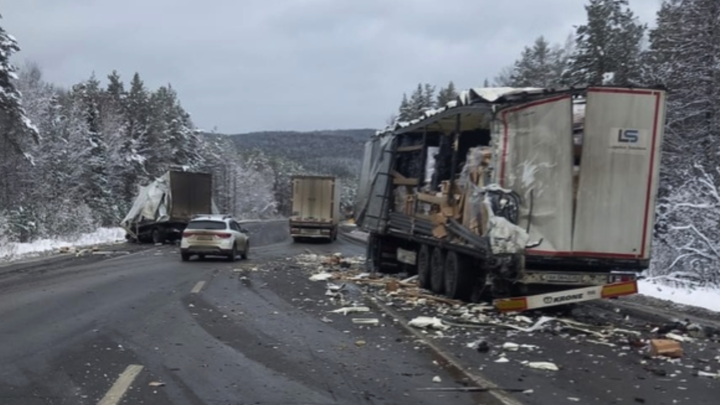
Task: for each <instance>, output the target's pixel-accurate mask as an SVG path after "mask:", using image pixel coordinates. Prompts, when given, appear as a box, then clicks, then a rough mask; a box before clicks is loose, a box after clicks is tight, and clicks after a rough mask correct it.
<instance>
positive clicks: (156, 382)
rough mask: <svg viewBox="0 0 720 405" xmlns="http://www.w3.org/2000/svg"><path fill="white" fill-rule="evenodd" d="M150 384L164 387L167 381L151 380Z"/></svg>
mask: <svg viewBox="0 0 720 405" xmlns="http://www.w3.org/2000/svg"><path fill="white" fill-rule="evenodd" d="M148 385H149V386H151V387H164V386H165V383H164V382H160V381H151V382H150V383H149V384H148Z"/></svg>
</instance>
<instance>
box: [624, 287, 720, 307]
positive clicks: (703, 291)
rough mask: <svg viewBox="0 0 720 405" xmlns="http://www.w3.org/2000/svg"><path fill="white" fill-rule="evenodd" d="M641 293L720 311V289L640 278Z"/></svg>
mask: <svg viewBox="0 0 720 405" xmlns="http://www.w3.org/2000/svg"><path fill="white" fill-rule="evenodd" d="M638 288H639V290H640V294H642V295H647V296H648V297H653V298H658V299H661V300H668V301H673V302H675V303H677V304H682V305H691V306H694V307H700V308H705V309H709V310H711V311H715V312H720V290H719V289H714V288H706V287H694V288H689V287H684V288H679V287H672V286H668V285H666V284H662V283H659V282H654V281H650V280H639V281H638Z"/></svg>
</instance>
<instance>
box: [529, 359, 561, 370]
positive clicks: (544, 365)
mask: <svg viewBox="0 0 720 405" xmlns="http://www.w3.org/2000/svg"><path fill="white" fill-rule="evenodd" d="M524 364H525V365H526V366H528V367H530V368H534V369H538V370H548V371H558V370H560V369H559V368H558V366H556V365H555V363H550V362H549V361H530V362H524Z"/></svg>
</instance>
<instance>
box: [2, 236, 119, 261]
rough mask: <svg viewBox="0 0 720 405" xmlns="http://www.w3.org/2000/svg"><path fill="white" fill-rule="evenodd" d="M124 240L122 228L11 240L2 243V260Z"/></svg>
mask: <svg viewBox="0 0 720 405" xmlns="http://www.w3.org/2000/svg"><path fill="white" fill-rule="evenodd" d="M124 240H125V231H124V230H123V229H122V228H100V229H98V230H96V231H95V232H90V233H84V234H80V235H78V236H77V237H73V238H57V239H39V240H36V241H33V242H28V243H15V242H10V243H6V244H4V245H2V244H0V261H7V260H10V259H16V258H18V257H23V256H32V255H35V254H39V253H44V252H48V251H53V250H56V249H59V248H61V247H73V246H90V245H101V244H107V243H113V242H118V241H124Z"/></svg>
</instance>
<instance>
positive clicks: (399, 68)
mask: <svg viewBox="0 0 720 405" xmlns="http://www.w3.org/2000/svg"><path fill="white" fill-rule="evenodd" d="M584 3H585V2H584V1H580V0H542V1H539V0H511V1H504V2H500V1H497V0H444V1H442V2H441V1H439V0H435V1H430V0H392V1H389V0H355V1H350V0H272V1H270V0H242V1H237V0H235V1H230V0H215V1H209V2H206V3H204V4H200V3H199V2H197V1H190V0H152V1H139V0H126V1H124V2H115V1H101V0H21V1H18V0H0V10H2V15H3V19H2V20H0V24H2V26H3V27H4V28H5V29H6V30H8V31H9V32H10V33H12V34H13V35H15V36H16V37H17V39H18V41H19V42H20V46H21V48H22V52H21V53H20V54H19V55H18V56H17V59H16V61H18V62H19V61H22V60H24V59H29V60H33V61H36V62H38V63H39V64H40V65H41V66H42V67H43V69H44V74H45V77H46V78H47V79H48V80H50V81H52V82H55V83H58V84H61V85H71V84H73V83H75V82H78V81H80V80H83V79H86V78H87V77H89V76H90V74H91V72H93V71H95V72H96V74H97V75H98V77H102V78H104V76H105V75H106V74H107V73H109V72H110V71H111V70H112V69H117V70H118V72H120V73H121V75H123V77H124V78H125V79H126V81H129V79H130V77H131V76H132V74H133V72H135V71H139V72H140V75H141V77H142V78H143V79H144V80H145V82H146V84H148V85H149V86H152V87H156V86H159V85H162V84H166V83H172V85H173V86H174V87H175V89H177V91H178V92H179V94H180V97H181V100H182V102H183V105H184V106H185V107H186V109H187V110H188V111H189V112H190V113H191V114H192V116H193V119H194V121H195V123H196V125H198V126H200V127H202V128H207V129H210V128H212V127H213V126H217V127H218V129H219V130H220V131H222V132H241V131H254V130H271V129H297V130H311V129H319V128H354V127H380V126H383V125H384V122H385V120H386V118H387V117H388V116H389V115H390V114H391V113H392V112H394V111H395V109H396V108H397V104H398V102H399V100H400V97H401V96H402V93H403V92H409V91H412V89H413V87H414V86H415V85H416V84H417V83H418V82H430V83H435V84H438V85H443V84H445V83H447V82H448V81H449V80H454V81H455V83H456V84H457V85H458V86H459V87H461V88H466V87H472V86H478V85H481V84H482V82H483V80H484V79H485V78H488V79H492V78H493V77H494V76H495V75H496V74H497V72H498V71H499V70H500V69H501V68H502V67H503V66H506V65H508V64H510V63H512V62H513V61H514V59H515V58H516V57H517V56H518V54H519V53H520V51H521V50H522V48H523V47H524V46H526V45H529V44H531V43H532V41H533V40H534V39H535V38H536V37H537V36H539V35H545V37H546V38H548V39H549V40H551V41H554V42H563V41H564V40H565V38H566V37H567V36H568V35H569V34H570V33H571V32H572V30H573V28H572V26H573V25H575V24H580V23H582V22H583V21H584V19H585V11H584V9H583V4H584ZM659 3H660V0H631V6H632V7H633V9H634V10H635V12H636V14H638V15H639V16H640V18H641V19H642V20H643V21H645V22H648V23H650V24H652V23H653V22H654V14H655V12H656V10H657V9H658V8H659Z"/></svg>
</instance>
